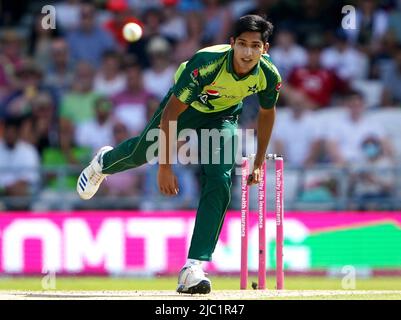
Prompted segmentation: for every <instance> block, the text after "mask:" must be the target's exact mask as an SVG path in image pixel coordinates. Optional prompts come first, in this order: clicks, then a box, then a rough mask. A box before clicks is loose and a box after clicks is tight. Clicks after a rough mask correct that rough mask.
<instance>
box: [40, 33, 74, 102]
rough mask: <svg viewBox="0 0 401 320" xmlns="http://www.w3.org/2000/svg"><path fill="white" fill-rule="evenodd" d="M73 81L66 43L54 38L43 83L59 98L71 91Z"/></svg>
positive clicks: (61, 39)
mask: <svg viewBox="0 0 401 320" xmlns="http://www.w3.org/2000/svg"><path fill="white" fill-rule="evenodd" d="M73 80H74V73H73V66H72V62H71V59H70V53H69V48H68V45H67V42H66V41H65V40H64V39H63V38H56V39H54V40H53V41H52V44H51V57H50V61H49V66H48V69H47V70H46V74H45V80H44V83H45V84H46V85H52V86H53V87H54V89H55V90H57V93H58V95H59V96H62V95H64V94H65V93H66V92H67V91H69V90H70V89H71V86H72V83H73Z"/></svg>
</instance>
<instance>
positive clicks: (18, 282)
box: [0, 276, 401, 290]
mask: <svg viewBox="0 0 401 320" xmlns="http://www.w3.org/2000/svg"><path fill="white" fill-rule="evenodd" d="M210 278H211V280H212V282H213V288H214V289H215V290H238V289H239V278H238V277H215V276H211V277H210ZM252 281H256V278H250V279H249V287H250V284H251V282H252ZM41 282H42V278H40V277H25V278H21V277H0V290H43V289H42V284H41ZM176 283H177V278H176V277H157V278H128V277H127V278H125V277H121V278H113V277H57V278H56V289H57V290H174V289H175V287H176ZM355 284H356V287H355V289H356V290H401V277H375V278H369V279H358V278H357V279H356V282H355ZM267 286H268V289H274V280H273V279H271V278H270V279H268V281H267ZM285 288H286V289H290V290H343V288H342V286H341V279H340V278H325V277H287V278H286V279H285Z"/></svg>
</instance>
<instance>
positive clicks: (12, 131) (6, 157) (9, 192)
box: [0, 118, 40, 209]
mask: <svg viewBox="0 0 401 320" xmlns="http://www.w3.org/2000/svg"><path fill="white" fill-rule="evenodd" d="M19 128H20V120H19V119H16V118H9V119H7V120H6V121H5V123H4V137H3V139H2V140H0V194H2V195H4V196H7V197H29V196H30V195H31V194H32V192H33V188H34V187H35V184H37V183H38V182H39V163H40V161H39V154H38V152H37V151H36V149H35V148H34V147H33V146H32V145H31V144H28V143H26V142H23V141H21V140H20V137H19ZM29 201H30V200H29V199H23V198H19V199H18V201H15V202H14V201H13V202H10V203H8V204H7V203H6V208H8V209H29Z"/></svg>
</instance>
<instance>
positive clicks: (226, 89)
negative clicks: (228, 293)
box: [77, 15, 281, 294]
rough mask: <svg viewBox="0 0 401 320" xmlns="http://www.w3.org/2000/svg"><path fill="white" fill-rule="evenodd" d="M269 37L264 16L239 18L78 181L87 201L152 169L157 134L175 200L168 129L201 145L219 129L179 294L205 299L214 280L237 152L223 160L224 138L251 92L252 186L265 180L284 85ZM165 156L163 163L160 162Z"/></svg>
mask: <svg viewBox="0 0 401 320" xmlns="http://www.w3.org/2000/svg"><path fill="white" fill-rule="evenodd" d="M216 31H217V30H216ZM272 31H273V26H272V24H271V23H270V22H268V21H266V20H265V19H263V18H262V17H260V16H256V15H247V16H243V17H241V18H240V19H239V20H238V21H237V22H236V23H235V26H234V32H233V36H232V37H231V38H230V44H227V45H215V46H212V47H208V48H205V49H202V50H200V51H198V52H196V53H195V55H194V56H193V57H192V58H191V59H190V60H189V61H186V62H183V63H182V64H181V65H180V66H179V68H178V70H177V72H176V74H175V83H174V85H173V87H172V88H171V89H170V90H169V92H168V93H167V95H166V97H165V98H164V99H163V101H162V102H161V104H160V106H159V108H158V109H157V111H156V112H155V114H154V115H153V117H152V119H151V120H150V122H149V123H148V124H147V126H146V128H145V129H144V131H143V132H142V134H141V135H139V136H137V137H133V138H131V139H128V140H126V141H125V142H123V143H121V144H119V145H118V146H116V147H115V148H112V147H109V146H105V147H103V148H101V149H100V150H99V151H98V153H97V154H96V155H95V157H94V159H93V160H92V161H91V163H90V164H89V166H88V167H86V168H85V169H84V170H83V171H82V172H81V174H80V176H79V178H78V181H77V191H78V193H79V195H80V197H81V198H82V199H90V198H92V197H93V195H94V194H95V193H96V192H97V190H98V188H99V186H100V184H101V183H102V181H103V179H104V178H105V177H106V176H108V175H110V174H114V173H117V172H121V171H124V170H128V169H131V168H136V167H139V166H141V165H143V164H145V163H148V162H149V161H150V160H152V159H149V153H148V152H147V151H148V148H149V147H150V146H151V145H153V144H154V143H155V142H154V140H152V141H148V140H149V139H147V133H148V132H149V131H150V130H152V129H153V130H158V131H157V132H158V133H159V134H160V135H162V133H163V134H164V136H165V139H160V137H159V139H158V141H157V143H158V153H157V154H156V155H155V156H154V157H156V156H157V155H158V156H159V164H158V165H159V167H158V187H159V190H160V192H161V193H162V194H164V195H168V196H174V195H177V194H178V192H179V187H178V180H177V177H176V176H175V174H174V172H173V170H172V164H171V161H170V159H171V158H170V157H169V156H170V155H171V154H173V153H174V152H177V149H176V148H175V147H174V144H172V143H170V139H171V137H170V136H169V135H170V132H169V127H170V126H171V125H172V124H173V123H175V124H176V126H177V132H178V133H179V132H180V131H181V130H183V129H193V130H195V131H196V133H197V134H199V139H200V140H202V139H201V135H200V132H201V130H205V129H210V130H212V129H214V130H215V131H216V129H217V130H218V132H221V133H222V136H223V137H224V139H220V140H219V142H218V143H217V145H213V146H210V144H209V143H208V141H200V142H199V153H200V154H201V155H202V154H204V153H205V152H209V153H208V154H209V158H208V159H209V160H211V158H212V156H213V155H215V154H216V153H220V157H221V160H222V161H220V162H218V163H217V164H216V163H215V162H216V161H214V162H212V161H203V162H201V163H200V169H201V177H200V179H201V181H200V182H201V191H200V200H199V206H198V209H197V214H196V220H195V226H194V230H193V235H192V239H191V244H190V249H189V253H188V259H187V262H186V264H185V265H184V267H183V269H182V270H181V272H180V274H179V277H178V287H177V292H179V293H189V294H195V293H198V294H207V293H209V292H210V290H211V282H210V280H209V279H208V278H207V277H206V276H205V273H204V272H203V270H202V262H204V261H211V259H212V253H213V252H214V250H215V247H216V243H217V241H218V238H219V235H220V231H221V227H222V225H223V221H224V217H225V213H226V210H227V207H228V205H229V203H230V189H231V183H232V182H231V172H232V169H233V167H234V164H235V153H236V148H235V147H234V148H231V147H232V145H230V148H229V149H230V151H229V153H231V157H230V159H231V160H230V161H227V159H224V161H223V154H224V151H225V150H226V149H227V141H229V140H230V139H226V138H233V137H234V136H235V135H236V130H237V123H238V116H239V115H240V114H241V112H242V100H243V99H244V98H245V97H247V96H249V95H252V94H257V95H258V98H259V104H260V109H259V113H258V119H257V150H256V156H255V161H254V166H253V169H252V170H251V174H250V176H249V180H248V183H249V184H256V183H259V181H260V169H261V166H262V164H263V162H264V160H265V154H266V150H267V146H268V143H269V140H270V136H271V132H272V129H273V124H274V118H275V104H276V102H277V99H278V95H279V89H280V86H281V77H280V75H279V73H278V71H277V68H276V67H275V66H274V65H273V63H272V61H271V60H270V57H269V55H268V54H267V51H268V49H269V43H268V38H269V36H270V35H271V33H272ZM244 112H246V108H245V110H244ZM203 140H205V139H203ZM232 141H235V139H232ZM234 144H235V143H234ZM226 153H227V152H226ZM162 156H163V157H165V158H164V159H166V161H164V162H162V161H161V160H160V158H161V157H162ZM204 162H205V163H204Z"/></svg>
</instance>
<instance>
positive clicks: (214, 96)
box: [198, 89, 220, 110]
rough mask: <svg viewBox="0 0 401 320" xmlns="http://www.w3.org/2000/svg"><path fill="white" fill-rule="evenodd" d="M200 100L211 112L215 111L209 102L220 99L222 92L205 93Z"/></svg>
mask: <svg viewBox="0 0 401 320" xmlns="http://www.w3.org/2000/svg"><path fill="white" fill-rule="evenodd" d="M198 97H199V100H200V101H201V102H202V103H203V104H205V105H206V106H207V107H208V108H209V109H210V110H214V106H212V105H211V104H210V103H209V101H210V100H214V99H218V98H220V92H218V91H217V90H211V89H209V90H206V92H205V93H201V94H200V95H199V96H198Z"/></svg>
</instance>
